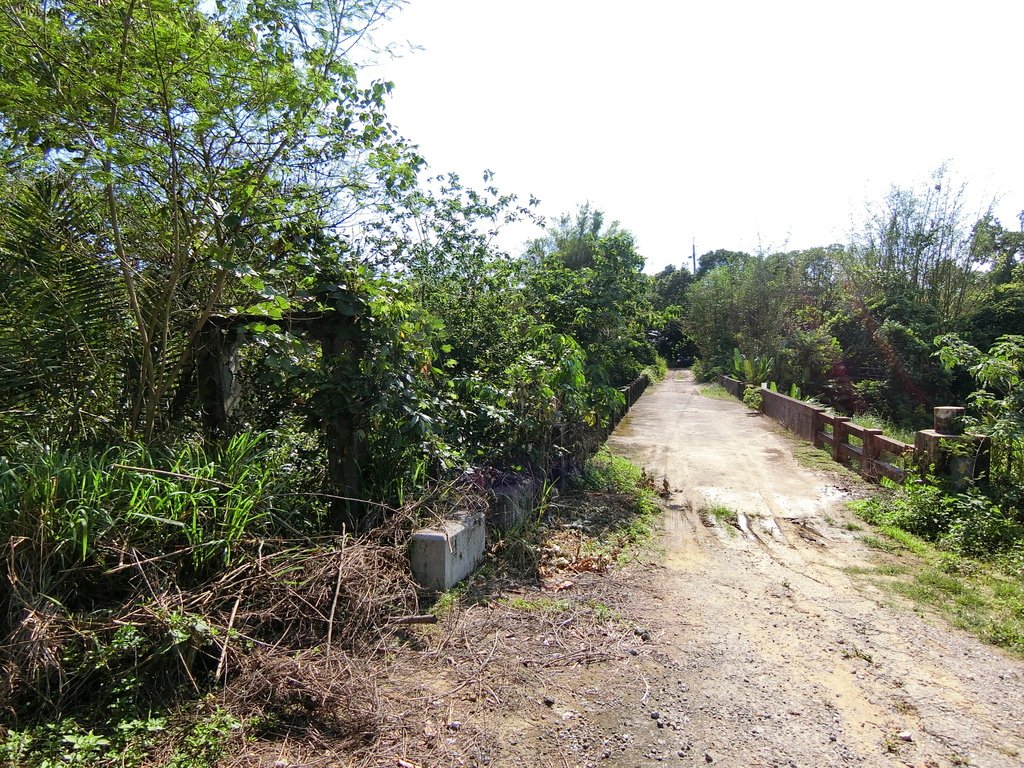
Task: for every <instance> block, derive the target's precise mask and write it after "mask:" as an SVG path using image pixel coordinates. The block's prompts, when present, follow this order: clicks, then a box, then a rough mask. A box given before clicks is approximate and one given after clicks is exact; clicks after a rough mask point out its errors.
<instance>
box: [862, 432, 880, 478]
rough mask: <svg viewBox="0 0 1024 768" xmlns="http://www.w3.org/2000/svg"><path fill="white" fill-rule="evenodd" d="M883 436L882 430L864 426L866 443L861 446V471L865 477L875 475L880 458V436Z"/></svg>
mask: <svg viewBox="0 0 1024 768" xmlns="http://www.w3.org/2000/svg"><path fill="white" fill-rule="evenodd" d="M881 436H882V430H880V429H869V428H867V427H865V428H864V445H863V446H861V461H860V473H861V474H862V475H864V477H875V476H876V475H877V473H876V472H875V461H876V460H877V459H878V456H879V454H880V451H879V450H878V440H877V438H878V437H881Z"/></svg>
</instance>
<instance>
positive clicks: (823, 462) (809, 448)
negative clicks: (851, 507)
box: [786, 432, 864, 486]
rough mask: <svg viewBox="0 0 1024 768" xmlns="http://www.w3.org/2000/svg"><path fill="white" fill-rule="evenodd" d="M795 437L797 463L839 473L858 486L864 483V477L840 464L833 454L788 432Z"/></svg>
mask: <svg viewBox="0 0 1024 768" xmlns="http://www.w3.org/2000/svg"><path fill="white" fill-rule="evenodd" d="M786 434H789V435H790V436H791V437H792V439H793V458H794V459H796V461H797V463H798V464H799V465H800V466H802V467H806V468H807V469H813V470H815V471H818V472H831V473H833V474H835V475H839V476H840V477H842V478H843V479H844V480H847V481H849V482H851V483H856V484H857V486H861V485H864V479H863V478H862V477H861V476H860V475H858V474H857V473H856V472H854V471H853V470H852V469H850V468H849V467H847V466H845V465H843V464H840V463H839V462H838V461H835V460H833V459H832V454H831V453H829V452H828V451H826V450H824V449H822V448H815V447H814V445H813V444H811V443H808V442H806V441H805V440H803V439H801V438H799V437H796V436H795V435H792V433H790V432H786Z"/></svg>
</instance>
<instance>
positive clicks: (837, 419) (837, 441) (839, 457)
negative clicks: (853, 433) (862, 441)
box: [832, 416, 850, 464]
mask: <svg viewBox="0 0 1024 768" xmlns="http://www.w3.org/2000/svg"><path fill="white" fill-rule="evenodd" d="M849 421H850V417H849V416H833V417H832V458H833V459H835V460H836V461H838V462H839V463H840V464H843V463H845V462H844V461H843V459H844V458H845V456H844V455H843V446H844V445H846V441H847V440H848V439H849V437H848V436H849V432H848V431H847V429H846V425H847V424H848V423H849Z"/></svg>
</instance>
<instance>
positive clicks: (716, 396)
mask: <svg viewBox="0 0 1024 768" xmlns="http://www.w3.org/2000/svg"><path fill="white" fill-rule="evenodd" d="M697 391H698V392H700V393H701V394H702V395H703V396H704V397H710V398H711V399H712V400H736V398H735V397H733V396H732V395H731V394H729V390H727V389H726V388H725V387H723V386H722V385H721V384H702V385H701V386H699V387H697ZM737 402H738V401H737Z"/></svg>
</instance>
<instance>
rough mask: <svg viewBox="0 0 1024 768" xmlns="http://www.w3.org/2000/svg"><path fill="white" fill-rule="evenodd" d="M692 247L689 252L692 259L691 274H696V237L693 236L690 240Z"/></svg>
mask: <svg viewBox="0 0 1024 768" xmlns="http://www.w3.org/2000/svg"><path fill="white" fill-rule="evenodd" d="M690 244H691V246H692V248H693V252H692V253H691V254H690V258H691V259H693V276H694V277H696V276H697V238H693V239H692V240H691V241H690Z"/></svg>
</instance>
